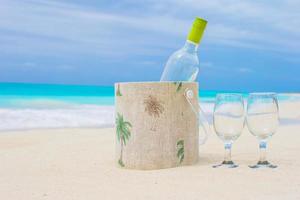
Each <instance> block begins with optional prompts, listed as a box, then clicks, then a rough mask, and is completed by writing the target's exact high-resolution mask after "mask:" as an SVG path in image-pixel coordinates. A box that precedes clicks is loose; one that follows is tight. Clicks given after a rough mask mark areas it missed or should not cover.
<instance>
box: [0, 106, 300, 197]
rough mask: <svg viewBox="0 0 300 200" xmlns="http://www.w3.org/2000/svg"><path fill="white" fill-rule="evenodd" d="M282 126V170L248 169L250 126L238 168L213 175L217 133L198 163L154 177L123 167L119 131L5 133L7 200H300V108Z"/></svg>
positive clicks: (0, 147)
mask: <svg viewBox="0 0 300 200" xmlns="http://www.w3.org/2000/svg"><path fill="white" fill-rule="evenodd" d="M281 116H282V121H283V124H282V125H281V126H280V128H279V129H278V132H277V133H276V134H275V135H274V137H273V138H272V140H271V141H270V143H269V148H268V151H269V152H268V158H269V160H270V161H271V162H273V163H274V164H277V165H279V168H277V169H259V170H253V169H249V168H248V167H247V165H249V164H253V163H255V162H256V161H257V158H258V144H257V141H256V139H255V138H254V137H253V136H252V135H250V133H249V132H248V130H247V128H245V129H244V132H243V134H242V136H241V137H240V138H239V139H238V140H237V142H236V143H235V144H234V146H233V152H232V154H233V159H234V161H236V162H237V163H238V164H239V165H240V167H239V168H236V169H220V168H219V169H213V168H212V167H211V166H212V165H213V164H216V163H218V162H220V161H221V160H222V157H223V146H222V143H221V141H220V140H219V139H218V138H217V136H216V135H215V134H212V135H211V136H210V138H209V140H208V142H207V143H206V144H205V145H204V146H201V148H200V158H199V162H198V164H197V165H194V166H188V167H179V168H172V169H164V170H155V171H135V170H124V169H119V168H117V167H116V165H115V161H114V136H115V135H114V134H115V133H114V130H113V129H52V130H49V129H48V130H31V131H18V132H4V133H0V177H1V178H0V197H1V199H5V200H23V199H24V200H36V199H53V200H69V199H70V200H77V199H82V200H89V199H95V200H102V199H122V200H127V199H128V200H129V199H130V200H133V199H139V200H142V199H163V200H166V199H189V200H194V199H195V200H196V199H197V200H199V199H243V200H247V199H256V200H257V199H272V200H273V199H289V200H290V199H300V157H299V152H300V134H299V133H300V132H299V131H300V104H299V103H286V104H283V105H281Z"/></svg>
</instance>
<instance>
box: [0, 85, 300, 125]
mask: <svg viewBox="0 0 300 200" xmlns="http://www.w3.org/2000/svg"><path fill="white" fill-rule="evenodd" d="M219 92H225V91H200V92H199V93H200V101H201V107H202V109H203V110H204V111H205V112H206V113H207V115H208V116H210V117H211V116H212V110H213V101H214V98H215V96H216V94H217V93H219ZM243 95H244V96H245V97H247V95H248V94H247V93H243ZM296 98H299V96H296V97H295V96H291V95H287V94H280V95H279V99H280V100H282V101H284V100H295V99H296ZM299 99H300V98H299ZM113 124H114V88H113V86H84V85H53V84H29V83H0V131H7V130H20V129H21V130H23V129H34V128H67V127H79V128H81V127H112V126H113Z"/></svg>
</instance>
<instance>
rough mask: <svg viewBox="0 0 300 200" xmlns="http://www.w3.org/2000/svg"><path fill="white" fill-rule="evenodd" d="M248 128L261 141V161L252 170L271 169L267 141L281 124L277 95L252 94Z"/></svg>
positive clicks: (249, 104)
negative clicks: (267, 154) (267, 156)
mask: <svg viewBox="0 0 300 200" xmlns="http://www.w3.org/2000/svg"><path fill="white" fill-rule="evenodd" d="M246 121H247V126H248V129H249V131H250V133H251V134H252V135H254V136H255V137H256V138H257V139H258V141H259V143H260V144H259V147H260V159H259V161H258V163H257V164H256V165H253V166H249V167H251V168H259V167H270V168H275V167H276V166H275V165H272V164H270V163H269V162H268V161H267V160H266V145H267V141H268V140H269V139H270V138H271V137H272V136H273V135H274V134H275V132H276V130H277V127H278V124H279V108H278V101H277V97H276V94H275V93H250V95H249V97H248V105H247V118H246Z"/></svg>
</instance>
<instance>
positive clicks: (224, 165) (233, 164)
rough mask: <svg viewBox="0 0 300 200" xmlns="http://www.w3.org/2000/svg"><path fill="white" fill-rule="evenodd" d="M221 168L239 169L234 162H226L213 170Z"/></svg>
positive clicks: (214, 166) (215, 166)
mask: <svg viewBox="0 0 300 200" xmlns="http://www.w3.org/2000/svg"><path fill="white" fill-rule="evenodd" d="M219 167H227V168H236V167H238V165H237V164H235V163H234V162H233V161H225V160H224V161H223V162H222V163H221V164H218V165H213V168H219Z"/></svg>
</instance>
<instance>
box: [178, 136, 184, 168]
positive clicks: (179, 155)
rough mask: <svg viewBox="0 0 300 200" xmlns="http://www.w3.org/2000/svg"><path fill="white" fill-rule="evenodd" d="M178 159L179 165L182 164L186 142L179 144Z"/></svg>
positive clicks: (181, 141)
mask: <svg viewBox="0 0 300 200" xmlns="http://www.w3.org/2000/svg"><path fill="white" fill-rule="evenodd" d="M177 158H178V159H179V164H181V163H182V161H183V159H184V140H179V141H178V142H177Z"/></svg>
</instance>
